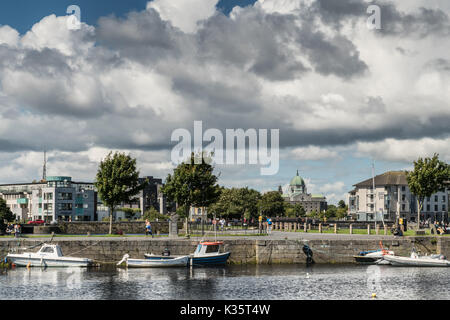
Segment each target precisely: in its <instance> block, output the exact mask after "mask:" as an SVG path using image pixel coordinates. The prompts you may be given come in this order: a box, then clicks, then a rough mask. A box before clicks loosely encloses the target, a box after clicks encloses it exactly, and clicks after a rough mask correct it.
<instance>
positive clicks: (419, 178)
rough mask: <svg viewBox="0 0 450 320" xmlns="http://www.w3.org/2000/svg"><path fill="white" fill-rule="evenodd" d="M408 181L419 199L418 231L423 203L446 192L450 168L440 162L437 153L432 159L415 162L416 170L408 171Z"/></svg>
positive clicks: (449, 178)
mask: <svg viewBox="0 0 450 320" xmlns="http://www.w3.org/2000/svg"><path fill="white" fill-rule="evenodd" d="M406 179H407V181H408V186H409V189H410V190H411V193H412V194H414V195H415V196H416V198H417V229H419V226H420V212H421V211H422V207H423V202H424V200H425V198H427V197H431V195H432V194H433V193H436V192H438V191H440V190H445V188H446V187H447V186H448V181H449V180H450V167H449V165H448V164H447V163H445V162H442V161H440V160H439V155H438V154H436V153H435V154H434V156H433V157H432V158H425V159H422V158H419V159H418V160H417V161H414V170H413V171H410V172H408V171H406Z"/></svg>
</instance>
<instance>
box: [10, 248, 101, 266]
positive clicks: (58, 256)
mask: <svg viewBox="0 0 450 320" xmlns="http://www.w3.org/2000/svg"><path fill="white" fill-rule="evenodd" d="M6 259H8V261H10V262H11V263H13V264H15V265H16V266H19V267H89V266H91V265H93V261H92V260H91V259H87V258H75V257H65V256H64V255H63V253H62V250H61V247H60V246H59V245H57V244H44V245H43V246H42V247H41V248H40V249H39V251H38V252H24V253H19V254H15V253H10V254H8V255H7V256H6Z"/></svg>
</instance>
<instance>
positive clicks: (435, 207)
mask: <svg viewBox="0 0 450 320" xmlns="http://www.w3.org/2000/svg"><path fill="white" fill-rule="evenodd" d="M434 211H436V212H437V211H438V205H437V204H435V205H434Z"/></svg>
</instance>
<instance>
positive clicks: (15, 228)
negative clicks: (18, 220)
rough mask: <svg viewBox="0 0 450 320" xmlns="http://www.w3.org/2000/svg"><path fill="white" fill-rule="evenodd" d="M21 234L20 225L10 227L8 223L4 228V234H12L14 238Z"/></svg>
mask: <svg viewBox="0 0 450 320" xmlns="http://www.w3.org/2000/svg"><path fill="white" fill-rule="evenodd" d="M21 232H22V227H21V226H20V224H15V225H12V224H11V223H10V224H8V226H7V227H6V233H8V234H13V233H14V236H15V237H16V238H18V237H20V234H21Z"/></svg>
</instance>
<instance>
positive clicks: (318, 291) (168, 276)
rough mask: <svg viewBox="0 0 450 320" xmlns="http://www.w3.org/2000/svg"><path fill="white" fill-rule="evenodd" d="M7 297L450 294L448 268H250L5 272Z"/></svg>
mask: <svg viewBox="0 0 450 320" xmlns="http://www.w3.org/2000/svg"><path fill="white" fill-rule="evenodd" d="M0 287H1V288H2V290H1V291H0V299H83V300H86V299H88V300H113V299H114V300H121V299H128V300H145V299H147V300H154V299H162V300H170V299H177V300H213V299H225V300H227V299H245V300H253V299H262V300H277V299H285V300H302V299H333V300H337V299H370V298H371V295H372V294H373V293H376V295H377V298H378V299H450V277H448V270H447V269H445V268H401V267H397V268H395V267H391V266H353V265H351V266H321V265H312V266H309V267H305V266H304V265H284V266H283V265H270V266H262V265H256V266H253V265H247V266H245V265H243V266H227V267H215V268H214V267H213V268H173V269H171V268H168V269H113V270H100V269H89V270H86V269H72V268H69V269H64V268H48V269H36V268H33V269H30V270H28V269H26V268H17V269H14V270H9V271H7V272H6V273H3V274H1V272H0Z"/></svg>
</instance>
